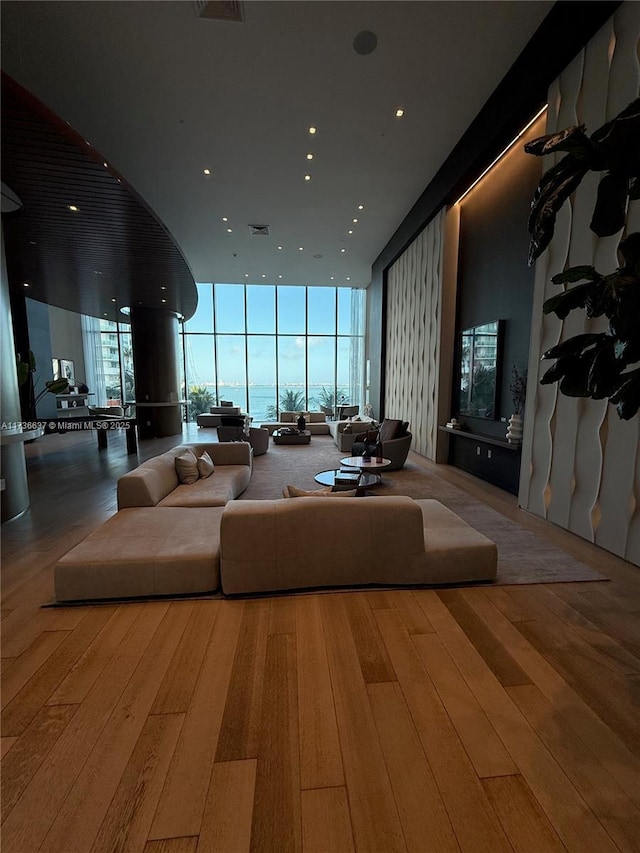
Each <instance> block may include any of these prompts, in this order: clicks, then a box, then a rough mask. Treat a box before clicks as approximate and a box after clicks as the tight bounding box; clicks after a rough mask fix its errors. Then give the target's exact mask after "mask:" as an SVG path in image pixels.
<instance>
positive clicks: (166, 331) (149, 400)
mask: <svg viewBox="0 0 640 853" xmlns="http://www.w3.org/2000/svg"><path fill="white" fill-rule="evenodd" d="M131 337H132V342H133V369H134V375H135V383H136V416H137V419H138V434H139V436H140V438H161V437H163V436H166V435H179V434H180V433H181V432H182V406H181V405H180V402H179V400H180V397H179V385H178V316H177V314H175V312H172V311H167V310H165V309H163V308H146V307H144V306H138V307H135V308H134V307H132V308H131Z"/></svg>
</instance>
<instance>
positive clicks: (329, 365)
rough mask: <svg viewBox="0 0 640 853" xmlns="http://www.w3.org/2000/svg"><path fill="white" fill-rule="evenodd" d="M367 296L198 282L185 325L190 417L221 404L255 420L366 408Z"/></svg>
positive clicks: (329, 289)
mask: <svg viewBox="0 0 640 853" xmlns="http://www.w3.org/2000/svg"><path fill="white" fill-rule="evenodd" d="M364 300H365V296H364V291H363V290H357V289H353V288H335V287H302V286H299V287H292V286H277V287H276V286H274V285H241V284H240V285H238V284H215V285H214V284H198V308H197V311H196V313H195V314H194V316H193V317H192V318H191V320H189V321H187V322H186V323H185V324H184V327H183V347H184V354H185V387H186V389H188V390H187V398H188V400H189V419H190V420H195V418H196V416H197V415H198V414H199V413H200V412H205V411H208V409H209V406H211V405H214V404H216V403H219V402H220V401H222V400H227V401H231V402H233V403H234V405H237V406H241V407H242V409H243V410H244V411H248V412H249V413H250V414H251V415H252V417H253V419H254V421H255V422H258V423H259V422H260V421H262V420H267V419H271V418H275V417H277V415H278V413H279V412H281V411H299V410H303V409H314V410H317V409H319V407H320V406H326V407H328V408H333V407H334V405H335V402H336V400H337V402H338V403H341V402H345V403H346V402H350V403H358V404H360V403H361V402H362V383H363V371H364V366H363V359H364Z"/></svg>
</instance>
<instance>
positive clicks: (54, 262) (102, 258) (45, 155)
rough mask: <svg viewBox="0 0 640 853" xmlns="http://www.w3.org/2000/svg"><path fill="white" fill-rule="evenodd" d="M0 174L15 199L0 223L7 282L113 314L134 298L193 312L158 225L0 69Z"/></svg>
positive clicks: (186, 281) (53, 301)
mask: <svg viewBox="0 0 640 853" xmlns="http://www.w3.org/2000/svg"><path fill="white" fill-rule="evenodd" d="M2 179H3V182H4V183H5V184H7V185H8V187H9V188H10V189H11V190H13V192H14V193H16V194H17V195H18V197H19V198H20V201H21V202H22V208H21V209H20V210H18V211H16V212H14V213H10V214H5V215H4V216H3V219H2V224H3V230H4V238H5V248H6V255H7V270H8V275H9V284H10V287H11V288H24V287H25V283H26V284H27V285H28V293H29V296H30V297H32V298H34V299H37V300H40V301H42V302H47V303H48V304H50V305H56V306H58V307H59V308H66V309H67V310H69V311H77V312H80V313H82V314H90V315H92V316H95V317H108V318H109V319H111V320H125V321H126V318H125V317H124V316H123V315H122V314H121V313H120V312H119V309H120V308H121V307H123V306H131V305H140V304H143V305H147V306H157V307H163V308H166V309H169V310H173V311H176V312H178V313H179V314H182V315H183V316H184V317H185V318H187V319H188V318H189V317H191V316H192V315H193V313H194V312H195V309H196V305H197V291H196V286H195V282H194V278H193V275H192V274H191V270H190V269H189V266H188V265H187V262H186V261H185V259H184V257H183V255H182V253H181V251H180V250H179V248H178V247H177V245H176V243H175V242H174V240H173V238H172V236H171V235H170V233H169V232H168V231H167V229H166V228H165V227H164V225H162V223H161V222H160V221H159V220H158V219H157V217H156V216H155V215H154V213H153V212H152V211H151V210H150V208H149V207H148V206H147V205H146V204H145V203H144V201H143V200H142V199H141V198H140V197H139V196H138V195H137V194H136V193H135V191H134V190H133V189H132V188H131V187H130V186H129V185H128V184H127V182H126V181H125V180H124V178H123V177H122V176H121V175H119V174H118V172H117V171H116V170H115V169H113V168H112V167H111V166H110V165H109V164H108V163H107V162H105V160H104V158H103V157H102V156H101V155H100V153H99V152H98V151H96V150H95V149H94V148H92V146H91V145H90V144H89V143H88V142H87V141H85V140H84V139H82V137H81V136H80V135H79V134H78V133H76V132H75V131H74V130H73V129H72V128H71V127H70V126H69V125H68V124H67V123H66V122H65V121H63V120H62V119H61V118H59V117H58V116H56V115H55V114H54V113H52V112H51V111H50V110H49V109H48V108H47V107H46V106H45V105H44V104H42V103H41V102H40V101H38V100H37V99H36V98H35V97H34V96H33V95H31V94H30V93H29V92H27V91H26V90H25V89H23V88H22V87H21V86H20V85H18V84H17V83H16V82H15V81H14V80H13V79H12V78H11V77H9V76H8V75H6V74H4V73H3V74H2ZM73 208H75V209H73Z"/></svg>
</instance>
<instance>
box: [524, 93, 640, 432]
mask: <svg viewBox="0 0 640 853" xmlns="http://www.w3.org/2000/svg"><path fill="white" fill-rule="evenodd" d="M525 151H527V153H529V154H535V155H537V156H543V155H545V154H549V153H552V152H554V151H565V152H567V153H566V154H565V156H564V157H563V158H562V159H561V160H560V161H559V162H558V163H557V164H556V165H555V166H553V167H552V168H551V169H549V170H548V171H547V172H546V173H545V174H544V175H543V177H542V180H541V181H540V184H539V185H538V189H537V190H536V193H535V195H534V198H533V201H532V205H531V215H530V217H529V231H530V233H531V235H532V236H531V244H530V250H529V263H530V264H531V263H533V261H534V260H535V259H536V258H538V257H539V256H540V255H541V254H542V252H543V251H544V249H545V248H546V247H547V246H548V245H549V243H550V241H551V238H552V237H553V233H554V227H555V220H556V214H557V213H558V211H559V210H560V208H561V206H562V205H563V204H564V202H565V200H566V199H567V198H568V197H569V196H570V195H571V193H572V192H574V190H575V189H576V188H577V187H578V185H579V184H580V182H581V181H582V179H583V178H584V176H585V175H586V174H587V173H588V172H589V171H596V172H605V174H604V176H603V177H602V179H601V180H600V183H599V186H598V194H597V199H596V203H595V207H594V211H593V217H592V220H591V226H590V227H591V230H592V231H593V232H594V233H595V234H597V235H598V236H599V237H607V236H612V235H614V234H617V233H618V232H619V231H621V229H623V228H624V226H625V224H626V218H627V208H628V202H629V201H630V200H632V199H638V198H640V98H637V99H636V100H634V101H633V102H632V103H631V104H629V106H628V107H627V108H626V109H624V110H623V111H622V112H621V113H620V114H619V115H618V116H616V118H614V119H613V120H612V121H610V122H608V123H607V124H605V125H604V126H603V127H601V128H599V129H598V130H596V131H595V132H594V133H593V134H592V135H591V136H587V135H586V132H585V126H584V125H580V126H579V127H570V128H568V129H567V130H563V131H561V132H559V133H553V134H550V135H548V136H543V137H540V138H539V139H535V140H533V141H532V142H529V143H527V145H525ZM618 251H619V256H620V259H621V263H620V266H619V267H618V268H617V269H615V270H613V271H612V272H607V273H603V272H599V271H597V270H596V269H595V268H594V267H593V266H589V265H582V266H575V267H571V268H569V269H566V270H564V271H563V272H561V273H558V275H555V276H554V277H553V278H552V281H553V283H554V284H559V285H575V286H571V287H569V289H567V290H564V291H563V292H562V293H560V294H558V295H557V296H554V297H552V298H551V299H547V301H546V302H545V303H544V307H543V311H544V313H545V314H550V313H554V314H556V316H557V317H559V318H560V319H561V320H564V319H565V317H567V316H568V314H569V313H570V312H571V311H573V310H575V309H577V308H582V309H584V310H585V311H586V314H587V317H589V318H595V317H602V316H605V317H606V318H607V319H608V321H609V323H608V329H607V331H606V332H598V333H587V334H581V335H574V337H571V338H567V339H566V340H564V341H562V342H561V343H559V344H558V345H557V346H554V347H552V348H551V349H549V350H548V351H547V352H545V353H544V355H543V356H542V357H543V358H545V359H551V358H553V359H556V362H555V364H554V365H553V366H552V367H551V368H550V369H549V370H547V372H546V373H545V374H544V376H543V377H542V379H541V380H540V381H541V384H543V385H546V384H549V383H552V382H558V383H559V389H560V391H561V393H563V394H566V395H567V396H570V397H590V398H591V399H594V400H600V399H605V398H608V400H609V402H610V403H612V404H613V405H615V406H616V409H617V412H618V415H619V417H620V418H623V419H625V420H628V419H630V418H632V417H634V415H635V414H636V413H637V412H638V409H639V408H640V366H638V363H639V362H640V233H637V232H635V233H632V234H628V235H627V236H626V238H625V239H624V240H623V241H622V242H621V243H620V245H619V247H618Z"/></svg>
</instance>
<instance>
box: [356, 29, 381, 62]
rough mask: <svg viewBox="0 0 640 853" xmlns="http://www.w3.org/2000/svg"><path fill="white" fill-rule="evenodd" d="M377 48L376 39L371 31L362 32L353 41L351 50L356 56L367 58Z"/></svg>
mask: <svg viewBox="0 0 640 853" xmlns="http://www.w3.org/2000/svg"><path fill="white" fill-rule="evenodd" d="M377 46H378V37H377V35H376V34H375V33H372V32H371V30H362V32H359V33H358V34H357V35H356V37H355V38H354V40H353V49H354V50H355V52H356V53H357V54H358V56H368V55H369V54H370V53H373V51H374V50H375V49H376V47H377Z"/></svg>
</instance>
